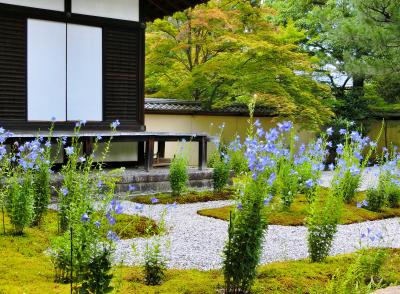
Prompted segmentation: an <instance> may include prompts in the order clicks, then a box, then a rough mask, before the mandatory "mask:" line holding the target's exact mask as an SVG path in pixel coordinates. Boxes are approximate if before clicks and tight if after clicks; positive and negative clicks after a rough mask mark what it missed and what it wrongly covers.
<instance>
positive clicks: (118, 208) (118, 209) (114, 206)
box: [110, 199, 124, 214]
mask: <svg viewBox="0 0 400 294" xmlns="http://www.w3.org/2000/svg"><path fill="white" fill-rule="evenodd" d="M110 207H111V210H112V211H114V212H115V214H122V212H123V211H124V207H123V206H122V205H121V203H120V202H119V201H117V200H115V199H113V200H111V202H110Z"/></svg>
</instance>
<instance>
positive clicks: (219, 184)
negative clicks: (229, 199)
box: [213, 159, 231, 192]
mask: <svg viewBox="0 0 400 294" xmlns="http://www.w3.org/2000/svg"><path fill="white" fill-rule="evenodd" d="M230 171H231V169H230V166H229V163H228V162H226V161H225V160H223V159H220V160H218V161H217V162H216V163H215V164H214V170H213V186H214V190H215V191H217V192H221V191H222V190H223V189H224V188H225V186H226V185H227V184H228V180H229V175H230Z"/></svg>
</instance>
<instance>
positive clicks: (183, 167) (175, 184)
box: [169, 154, 189, 196]
mask: <svg viewBox="0 0 400 294" xmlns="http://www.w3.org/2000/svg"><path fill="white" fill-rule="evenodd" d="M188 180H189V174H188V161H187V159H186V157H185V156H184V155H182V154H177V155H175V157H174V158H173V159H172V162H171V166H170V169H169V182H170V184H171V189H172V194H174V195H177V196H179V195H181V194H182V193H183V192H184V191H185V190H186V188H187V182H188Z"/></svg>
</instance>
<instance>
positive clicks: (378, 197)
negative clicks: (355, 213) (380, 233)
mask: <svg viewBox="0 0 400 294" xmlns="http://www.w3.org/2000/svg"><path fill="white" fill-rule="evenodd" d="M366 200H367V202H368V205H367V209H368V210H371V211H376V212H378V211H381V209H382V207H383V206H384V205H385V193H384V191H383V190H381V189H374V188H371V189H368V190H367V193H366Z"/></svg>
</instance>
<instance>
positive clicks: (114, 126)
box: [111, 119, 121, 129]
mask: <svg viewBox="0 0 400 294" xmlns="http://www.w3.org/2000/svg"><path fill="white" fill-rule="evenodd" d="M120 124H121V123H120V122H119V120H118V119H117V120H115V121H114V122H112V123H111V128H113V129H116V128H117V127H118V126H119V125H120Z"/></svg>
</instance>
